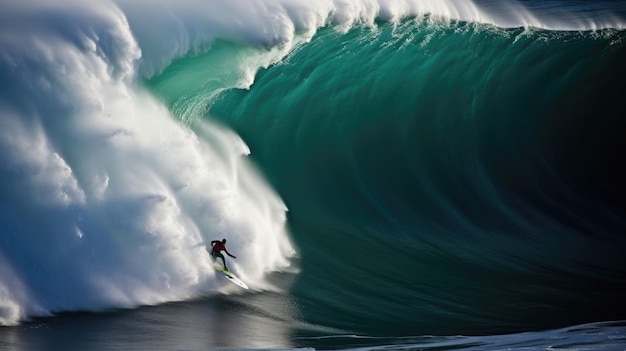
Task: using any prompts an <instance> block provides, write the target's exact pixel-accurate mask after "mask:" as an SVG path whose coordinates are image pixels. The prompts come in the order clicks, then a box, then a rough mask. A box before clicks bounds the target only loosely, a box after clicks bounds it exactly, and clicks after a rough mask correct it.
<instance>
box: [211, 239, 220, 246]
mask: <svg viewBox="0 0 626 351" xmlns="http://www.w3.org/2000/svg"><path fill="white" fill-rule="evenodd" d="M217 243H219V241H217V240H213V241H211V246H215V244H217Z"/></svg>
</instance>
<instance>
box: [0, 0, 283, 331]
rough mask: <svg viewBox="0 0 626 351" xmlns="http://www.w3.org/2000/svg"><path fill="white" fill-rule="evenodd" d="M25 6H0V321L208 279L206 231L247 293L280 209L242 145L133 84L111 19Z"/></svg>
mask: <svg viewBox="0 0 626 351" xmlns="http://www.w3.org/2000/svg"><path fill="white" fill-rule="evenodd" d="M30 5H32V4H29V5H15V6H14V7H9V6H7V7H6V8H4V9H3V10H5V11H3V12H2V15H0V22H1V23H2V24H0V32H1V33H2V34H1V35H0V38H1V39H0V40H1V41H0V47H1V48H2V52H1V54H0V76H2V77H3V78H6V82H7V83H5V85H3V87H2V90H1V93H2V94H1V95H0V116H1V118H0V149H1V150H2V153H1V154H0V175H1V177H2V180H3V182H2V185H0V224H1V225H2V227H1V228H2V229H1V232H0V237H1V239H0V263H1V264H2V268H1V269H0V273H2V274H1V276H0V324H2V325H11V324H15V323H18V322H19V321H20V320H23V319H25V318H28V317H30V316H34V315H45V314H48V313H50V312H54V311H59V310H76V309H99V308H107V307H121V306H135V305H139V304H154V303H160V302H164V301H172V300H180V299H185V298H188V297H190V296H195V295H197V294H199V293H202V292H207V291H212V290H215V289H218V288H220V286H222V283H223V282H224V280H217V279H215V278H216V277H215V275H214V272H213V270H212V269H211V267H210V263H209V256H208V253H207V252H206V250H205V249H204V246H203V245H202V243H207V242H209V241H210V240H212V239H221V238H223V237H225V238H228V239H229V248H230V250H231V251H232V252H233V253H235V254H236V255H238V257H239V258H238V259H237V260H232V262H231V264H230V265H231V267H234V269H235V270H238V271H240V272H241V276H242V277H244V278H245V279H246V280H247V283H248V285H250V286H251V287H252V288H255V287H256V288H258V287H262V284H263V275H264V274H265V273H266V272H268V271H271V270H274V269H277V268H279V267H281V266H283V267H284V266H286V265H288V264H289V262H288V260H287V258H288V256H290V255H292V254H293V253H294V251H293V247H292V245H291V243H290V241H289V238H288V235H287V233H286V232H285V228H284V221H285V211H286V208H285V206H284V204H283V203H282V201H281V200H280V198H279V197H278V196H277V195H276V194H275V193H274V192H273V190H272V189H271V188H270V187H269V186H268V185H267V184H266V183H265V182H264V181H263V179H262V177H261V176H260V175H259V174H258V173H257V172H256V171H255V170H254V169H253V167H252V166H251V165H250V164H249V163H248V162H247V161H246V159H245V155H247V153H249V150H248V149H247V147H246V146H245V144H244V143H243V141H242V140H241V139H240V138H239V137H238V136H237V135H235V134H234V133H233V132H231V131H229V130H227V129H225V128H222V127H219V126H217V125H213V124H211V123H208V122H202V123H200V122H198V125H197V126H196V127H195V128H196V129H197V132H194V131H192V130H191V129H189V128H187V127H185V126H183V125H182V124H181V123H179V122H177V121H176V120H175V118H173V117H172V116H171V115H170V113H169V111H168V110H167V109H166V108H165V107H164V106H162V105H161V104H160V103H159V102H158V101H156V100H155V99H153V98H152V97H151V96H149V95H147V94H146V93H145V92H143V91H142V89H141V88H140V87H139V86H137V85H136V83H135V80H134V79H135V68H136V67H137V62H138V60H139V59H140V57H141V51H140V49H139V47H138V46H137V44H136V42H135V40H134V37H133V35H132V33H131V31H130V27H129V26H128V23H127V22H126V17H125V16H124V14H123V13H122V12H121V11H120V10H119V9H118V8H117V7H116V6H113V5H112V4H110V3H108V4H107V3H101V4H99V5H97V6H95V7H92V5H89V7H86V6H81V5H80V4H78V3H76V4H74V5H76V6H75V7H71V10H68V8H69V7H65V6H62V5H61V4H58V5H57V4H55V3H49V2H40V3H38V5H40V6H34V7H31V6H30ZM65 5H67V4H65ZM199 244H200V245H199Z"/></svg>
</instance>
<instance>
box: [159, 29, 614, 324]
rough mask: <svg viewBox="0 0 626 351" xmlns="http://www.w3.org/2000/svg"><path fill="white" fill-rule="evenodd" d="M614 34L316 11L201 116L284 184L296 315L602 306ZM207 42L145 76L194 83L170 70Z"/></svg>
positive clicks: (561, 316)
mask: <svg viewBox="0 0 626 351" xmlns="http://www.w3.org/2000/svg"><path fill="white" fill-rule="evenodd" d="M623 41H624V34H623V32H619V31H614V30H605V31H599V32H554V31H545V30H539V29H499V28H496V27H493V26H490V25H481V24H473V23H464V22H441V21H433V20H431V19H428V18H427V19H418V20H413V19H408V20H406V21H403V22H401V23H399V24H397V25H393V24H390V23H380V24H379V25H378V26H377V27H376V28H374V29H372V28H370V27H356V28H353V29H351V30H349V31H348V32H347V33H340V32H337V31H336V30H335V29H333V28H324V29H322V30H320V31H319V33H318V34H317V35H316V36H315V37H314V38H313V39H312V40H311V42H310V43H307V44H305V45H302V47H300V48H298V49H297V50H295V52H293V53H291V54H290V55H288V56H287V57H286V58H285V59H283V60H282V61H280V62H279V63H277V64H275V65H272V66H270V67H268V68H266V69H262V70H261V71H260V72H259V73H258V74H257V76H256V78H255V82H254V84H253V85H252V86H251V87H250V88H249V89H230V90H225V91H223V92H220V93H219V96H218V97H216V98H212V100H211V101H210V102H208V103H207V104H206V107H205V108H206V112H205V113H204V114H203V117H202V118H207V119H217V120H219V121H220V122H221V123H224V124H226V125H228V126H230V127H232V128H233V129H234V130H236V131H237V133H238V134H239V135H241V136H242V138H243V139H244V140H245V141H246V143H247V144H248V145H249V147H250V149H251V156H250V157H251V158H252V159H253V160H254V161H255V162H256V164H257V165H258V166H259V168H261V169H262V170H263V172H264V174H266V175H267V177H268V179H269V180H270V182H271V183H272V185H273V187H274V188H276V189H277V190H278V192H279V193H280V194H281V197H282V198H283V199H284V200H285V203H286V204H287V206H288V208H289V213H288V215H289V224H290V228H291V233H292V235H293V238H294V241H295V242H296V244H297V246H298V247H299V248H300V255H301V265H302V270H303V271H302V273H301V275H300V276H299V278H298V281H297V283H296V284H295V286H294V288H293V294H295V296H297V297H298V299H299V302H300V306H301V309H302V313H304V315H305V316H306V320H308V321H313V322H315V323H319V324H322V325H329V326H332V327H336V328H341V329H348V330H356V331H357V332H360V333H365V334H374V335H378V334H382V335H398V336H402V335H417V334H435V335H441V334H444V335H448V334H467V333H472V334H474V333H478V334H483V333H491V332H510V331H521V330H527V329H537V328H545V327H555V326H562V325H568V324H576V323H581V322H584V321H588V320H611V319H616V318H620V315H621V314H622V313H623V311H621V307H618V306H621V305H623V304H622V302H623V291H624V287H625V285H624V284H625V281H624V279H623V276H624V275H623V271H622V269H623V267H626V265H625V263H626V262H624V257H623V255H622V254H621V251H622V248H623V244H624V243H623V240H624V239H623V234H622V231H623V229H622V228H624V220H623V213H622V212H621V210H619V208H620V207H619V206H620V205H622V204H623V198H622V197H621V195H622V194H623V190H624V189H623V182H622V179H623V174H622V173H621V171H619V170H617V168H616V167H615V166H614V163H617V162H619V161H618V160H619V159H620V154H621V152H622V151H621V150H622V149H623V148H622V147H621V146H622V142H621V141H620V140H621V133H622V132H623V127H624V122H623V116H622V112H621V109H620V104H621V102H620V100H621V99H620V96H619V94H620V93H619V92H620V89H619V84H621V83H620V80H616V79H615V76H616V75H617V76H620V77H621V76H623V75H624V68H623V67H622V66H623V65H622V62H624V58H626V57H625V55H624V50H623ZM222 50H224V51H223V52H229V51H230V50H233V48H232V45H230V46H229V45H223V46H216V47H215V49H214V50H212V51H210V52H208V53H207V54H204V55H200V56H193V57H189V58H184V59H180V60H177V61H175V62H174V63H173V64H172V65H171V66H169V67H168V69H167V70H166V71H165V72H164V73H163V75H161V76H158V77H156V78H155V79H153V80H151V81H150V82H149V83H148V85H149V86H150V88H151V89H152V90H154V91H156V92H157V93H158V94H162V96H163V98H164V99H165V101H168V103H169V104H170V105H171V106H180V105H182V104H183V102H184V101H189V100H193V99H199V100H202V101H205V99H206V96H211V93H210V90H208V91H207V90H199V91H197V92H196V91H194V92H191V93H190V92H189V90H187V89H176V87H178V84H179V82H178V81H177V80H178V78H177V76H178V74H177V72H185V71H186V68H187V67H198V66H202V67H211V70H212V69H213V68H214V67H219V65H215V64H214V63H213V60H215V59H216V57H220V56H221V55H222ZM244 52H245V49H243V48H240V49H238V50H237V53H238V54H239V55H244V54H245V53H244ZM201 62H202V63H201ZM188 71H193V72H196V73H197V72H199V70H198V69H189V70H188ZM181 75H183V76H184V73H183V74H181ZM209 75H210V76H212V73H209ZM170 77H176V78H170ZM197 81H202V82H203V81H205V79H204V78H203V77H202V76H200V77H198V79H197ZM171 87H174V88H175V89H172V88H171ZM599 155H602V156H601V157H599ZM573 287H575V288H573ZM607 301H612V303H608V304H607Z"/></svg>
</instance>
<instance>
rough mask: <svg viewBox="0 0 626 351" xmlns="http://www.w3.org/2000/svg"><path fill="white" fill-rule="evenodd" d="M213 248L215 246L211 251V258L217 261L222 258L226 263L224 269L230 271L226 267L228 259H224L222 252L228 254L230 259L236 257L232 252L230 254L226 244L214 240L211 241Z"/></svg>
mask: <svg viewBox="0 0 626 351" xmlns="http://www.w3.org/2000/svg"><path fill="white" fill-rule="evenodd" d="M211 246H213V249H212V250H211V256H212V257H213V258H214V259H216V260H217V258H218V257H219V258H221V259H222V262H224V269H226V270H228V268H227V267H226V259H225V258H224V255H222V252H221V251H224V252H226V253H227V254H228V256H230V257H235V256H233V255H232V254H231V253H230V252H228V250H227V249H226V245H224V243H222V242H221V241H219V240H213V241H211Z"/></svg>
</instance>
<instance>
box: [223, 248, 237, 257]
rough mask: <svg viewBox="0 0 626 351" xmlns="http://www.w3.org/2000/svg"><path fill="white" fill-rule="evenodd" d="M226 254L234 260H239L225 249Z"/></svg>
mask: <svg viewBox="0 0 626 351" xmlns="http://www.w3.org/2000/svg"><path fill="white" fill-rule="evenodd" d="M224 252H226V254H227V255H228V256H230V257H232V258H237V257H235V256H234V255H233V254H231V253H230V252H228V250H227V249H226V247H224Z"/></svg>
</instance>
